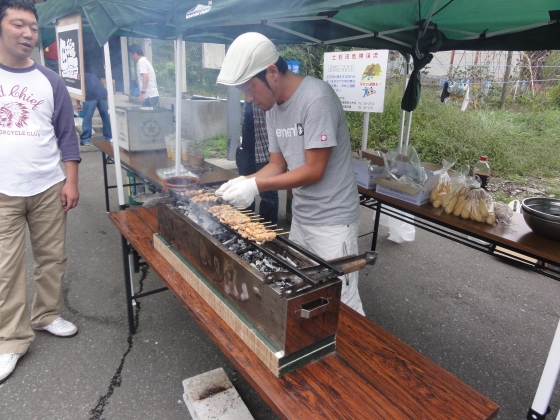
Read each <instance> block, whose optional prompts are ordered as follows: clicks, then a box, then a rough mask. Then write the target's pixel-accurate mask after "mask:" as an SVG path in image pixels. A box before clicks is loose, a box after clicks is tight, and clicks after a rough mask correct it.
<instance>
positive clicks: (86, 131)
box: [77, 73, 113, 146]
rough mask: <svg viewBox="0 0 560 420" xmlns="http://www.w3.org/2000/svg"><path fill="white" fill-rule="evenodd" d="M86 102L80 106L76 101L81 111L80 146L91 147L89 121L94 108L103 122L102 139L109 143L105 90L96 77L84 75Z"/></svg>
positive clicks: (109, 129) (89, 74)
mask: <svg viewBox="0 0 560 420" xmlns="http://www.w3.org/2000/svg"><path fill="white" fill-rule="evenodd" d="M85 85H86V100H85V102H84V103H83V105H82V104H80V101H77V104H78V111H80V110H82V111H83V114H84V115H83V121H82V135H81V136H80V144H81V145H82V146H89V145H91V132H92V130H91V121H92V118H93V113H94V112H95V108H97V110H98V111H99V116H100V117H101V121H102V122H103V137H104V138H105V141H111V139H112V138H113V136H112V133H111V120H110V119H109V105H108V103H107V89H105V87H104V86H103V85H102V84H101V81H100V80H99V79H98V78H97V76H96V75H94V74H91V73H85Z"/></svg>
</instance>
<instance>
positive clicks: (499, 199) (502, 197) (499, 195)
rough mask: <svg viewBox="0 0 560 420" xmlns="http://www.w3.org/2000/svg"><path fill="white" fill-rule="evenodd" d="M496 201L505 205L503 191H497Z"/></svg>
mask: <svg viewBox="0 0 560 420" xmlns="http://www.w3.org/2000/svg"><path fill="white" fill-rule="evenodd" d="M496 200H498V201H503V202H504V203H505V201H506V193H505V192H503V191H498V194H496Z"/></svg>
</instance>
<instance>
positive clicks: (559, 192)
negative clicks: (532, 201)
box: [546, 188, 560, 198]
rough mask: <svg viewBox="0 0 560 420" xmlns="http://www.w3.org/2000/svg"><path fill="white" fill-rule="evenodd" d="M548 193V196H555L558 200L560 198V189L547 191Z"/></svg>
mask: <svg viewBox="0 0 560 420" xmlns="http://www.w3.org/2000/svg"><path fill="white" fill-rule="evenodd" d="M546 193H547V194H548V195H553V196H554V197H556V198H560V188H558V189H555V188H551V189H549V190H547V191H546Z"/></svg>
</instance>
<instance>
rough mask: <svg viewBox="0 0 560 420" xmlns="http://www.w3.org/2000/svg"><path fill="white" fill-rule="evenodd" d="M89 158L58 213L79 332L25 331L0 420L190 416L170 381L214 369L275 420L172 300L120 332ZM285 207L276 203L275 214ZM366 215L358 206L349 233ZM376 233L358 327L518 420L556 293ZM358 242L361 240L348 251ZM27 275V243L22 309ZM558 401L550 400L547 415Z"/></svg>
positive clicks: (499, 269) (463, 252)
mask: <svg viewBox="0 0 560 420" xmlns="http://www.w3.org/2000/svg"><path fill="white" fill-rule="evenodd" d="M93 140H95V139H93ZM96 150H97V149H94V148H93V147H91V146H90V147H89V148H82V151H83V153H82V158H83V162H82V163H81V164H80V184H79V186H80V193H81V198H80V204H79V206H78V207H77V208H76V209H74V210H72V211H71V212H70V213H69V217H68V244H67V246H68V249H67V251H68V269H67V273H66V276H65V279H64V300H65V308H64V309H63V312H62V315H63V317H65V318H67V319H69V320H71V321H73V322H74V323H76V324H77V325H78V327H79V329H80V332H79V334H78V335H77V336H76V337H74V338H70V339H61V338H56V337H53V336H51V335H49V334H48V333H45V332H38V333H37V336H36V339H35V341H34V343H33V344H32V346H31V348H30V351H29V352H28V353H27V355H25V356H24V357H23V358H22V359H21V360H20V361H19V363H18V365H17V367H16V370H15V372H14V374H13V375H12V377H11V378H10V379H9V380H8V381H6V382H5V383H4V384H2V385H0V419H5V420H11V419H17V420H19V419H158V420H159V419H189V418H190V416H189V413H188V410H187V408H186V406H185V404H184V402H183V398H182V394H183V389H182V384H181V383H182V381H183V380H184V379H186V378H189V377H191V376H195V375H198V374H201V373H204V372H207V371H209V370H213V369H216V368H218V367H222V368H224V370H225V371H226V373H227V375H228V377H229V378H230V380H231V381H232V383H233V384H234V386H235V387H236V388H237V390H238V392H239V394H240V396H241V398H242V399H243V401H244V402H245V404H246V405H247V407H248V408H249V410H250V411H251V413H252V414H253V416H254V417H255V418H256V419H275V418H276V416H275V415H274V413H273V411H272V410H271V409H270V408H269V407H268V406H267V405H266V404H265V403H264V401H263V400H262V399H261V398H260V397H259V395H258V394H257V393H256V392H255V391H254V390H253V389H252V387H251V386H250V385H249V383H248V382H247V381H246V380H245V379H244V378H243V377H242V376H241V374H239V373H238V372H237V371H236V369H235V368H234V366H233V365H232V364H231V363H230V362H229V361H228V360H227V358H226V357H225V356H224V355H223V354H222V353H221V351H220V350H219V349H218V348H217V347H216V346H215V345H214V344H213V342H212V341H211V340H210V339H209V338H208V336H207V335H206V333H205V332H204V331H203V330H201V328H200V327H199V326H198V325H197V324H196V322H194V320H193V319H192V318H191V317H190V316H189V315H188V313H187V312H186V311H185V310H184V309H183V307H182V306H181V305H180V304H179V303H178V302H177V301H176V300H175V299H174V298H173V296H172V295H171V293H169V292H163V293H158V294H155V295H151V296H148V297H145V298H142V299H140V301H139V302H140V304H139V305H138V306H137V307H136V317H137V322H138V331H137V333H136V335H134V336H132V337H130V336H129V335H128V327H127V321H126V306H125V295H124V285H123V275H122V258H121V245H120V235H119V233H118V232H117V231H116V229H115V228H114V227H113V225H112V223H111V222H110V220H109V218H108V217H107V213H106V212H105V202H104V193H103V173H102V163H101V153H99V152H97V151H96ZM230 164H231V162H230ZM110 169H111V170H110V178H111V179H114V169H113V168H112V167H111V168H110ZM284 203H285V194H281V207H282V210H281V213H280V217H281V218H282V217H284V210H283V209H284V208H285V205H284ZM111 206H112V209H113V210H116V209H117V207H118V202H117V196H116V192H115V191H114V190H112V191H111ZM372 217H373V212H372V211H371V210H369V209H362V210H361V220H360V233H366V232H368V231H370V230H371V228H372V225H373V220H372ZM387 237H388V230H387V229H386V228H382V230H381V234H380V239H379V243H378V249H377V250H378V251H379V254H380V256H379V260H378V263H377V265H375V266H373V267H367V268H365V269H364V270H362V271H361V273H360V294H361V297H362V301H363V303H364V310H365V312H366V315H367V317H368V318H369V319H371V320H372V321H373V322H375V323H376V324H378V325H380V326H381V327H383V328H385V329H386V330H387V331H389V332H390V333H391V334H393V335H395V336H396V337H398V338H399V339H401V340H402V341H403V342H405V343H407V344H408V345H410V346H412V347H413V348H415V349H416V350H418V351H419V352H421V353H422V354H424V355H425V356H426V357H428V358H429V359H431V360H432V361H434V362H435V363H437V364H439V365H440V366H442V367H443V368H445V369H446V370H448V371H449V372H451V373H452V374H454V375H455V376H457V377H458V378H460V379H461V380H463V381H464V382H466V383H467V384H469V385H470V386H472V387H473V388H474V389H476V390H478V391H479V392H481V393H482V394H484V395H486V396H487V397H488V398H490V399H491V400H493V401H494V402H496V403H497V404H499V405H500V413H499V416H498V418H499V419H507V420H510V419H524V418H525V416H526V414H527V410H528V409H529V407H530V406H531V403H532V401H533V398H534V395H535V391H536V389H537V385H538V382H539V379H540V376H541V373H542V369H543V366H544V362H545V360H546V357H547V355H548V350H549V348H550V345H551V343H552V337H553V335H554V332H555V330H556V326H557V324H558V321H559V318H560V311H559V306H558V302H559V301H560V284H559V283H558V282H556V281H554V280H552V279H549V278H547V277H544V276H542V275H539V274H537V273H532V272H529V271H526V270H522V269H518V268H515V267H513V266H511V265H508V264H505V263H503V262H500V261H498V260H497V259H495V258H494V257H492V256H489V255H486V254H483V253H480V252H478V251H475V250H471V249H469V248H468V247H465V246H462V245H459V244H455V243H453V242H451V241H449V240H447V239H444V238H441V237H438V236H436V235H434V234H431V233H429V232H425V231H420V230H417V231H416V239H415V240H414V241H413V242H406V243H402V244H397V243H395V242H392V241H390V240H388V238H387ZM370 241H371V235H368V236H364V237H363V238H361V239H360V250H361V251H365V250H367V249H369V246H370ZM32 270H33V261H32V257H31V253H30V250H29V247H28V256H27V272H28V281H29V287H28V292H29V294H28V297H29V301H30V302H31V298H32V294H33V285H32V281H31V275H32ZM135 285H136V286H135V287H136V291H137V292H138V291H139V290H140V289H142V290H143V291H147V290H151V289H155V288H159V287H161V286H162V283H161V282H160V280H159V279H158V278H157V276H156V275H154V274H153V272H151V271H150V270H149V269H147V270H143V272H142V273H140V274H138V275H135ZM559 402H560V399H559V393H558V392H555V393H554V395H553V399H552V404H551V407H552V413H551V414H550V415H549V418H555V416H556V415H557V413H558V410H559ZM371 418H375V413H372V416H371Z"/></svg>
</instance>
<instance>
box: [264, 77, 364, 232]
mask: <svg viewBox="0 0 560 420" xmlns="http://www.w3.org/2000/svg"><path fill="white" fill-rule="evenodd" d="M266 125H267V130H268V140H269V150H270V152H271V153H278V152H280V153H282V155H283V156H284V159H285V160H286V162H287V164H288V170H294V169H296V168H299V167H300V166H303V165H304V164H305V150H307V149H316V148H323V147H332V151H331V155H330V157H329V162H328V163H327V168H326V170H325V173H324V175H323V179H321V181H319V182H317V183H316V184H312V185H307V186H304V187H300V188H296V189H294V190H293V195H294V199H293V202H292V214H293V217H294V219H296V220H298V222H299V223H301V224H303V225H312V226H332V225H343V224H349V223H356V222H357V221H358V213H359V201H358V189H357V186H356V179H355V177H354V168H353V165H352V152H351V148H350V133H349V131H348V123H347V122H346V116H345V114H344V110H343V109H342V104H341V103H340V100H339V99H338V96H337V95H336V93H335V92H334V90H333V89H332V88H331V86H330V85H329V84H328V83H326V82H324V81H322V80H319V79H315V78H313V77H309V76H308V77H306V78H305V79H303V81H302V82H301V84H300V85H299V87H298V88H297V90H296V91H295V92H294V94H293V95H292V96H291V97H290V99H288V100H287V101H286V102H284V103H283V104H282V105H278V104H276V105H275V106H274V107H273V108H272V109H271V110H270V111H268V112H267V115H266Z"/></svg>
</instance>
